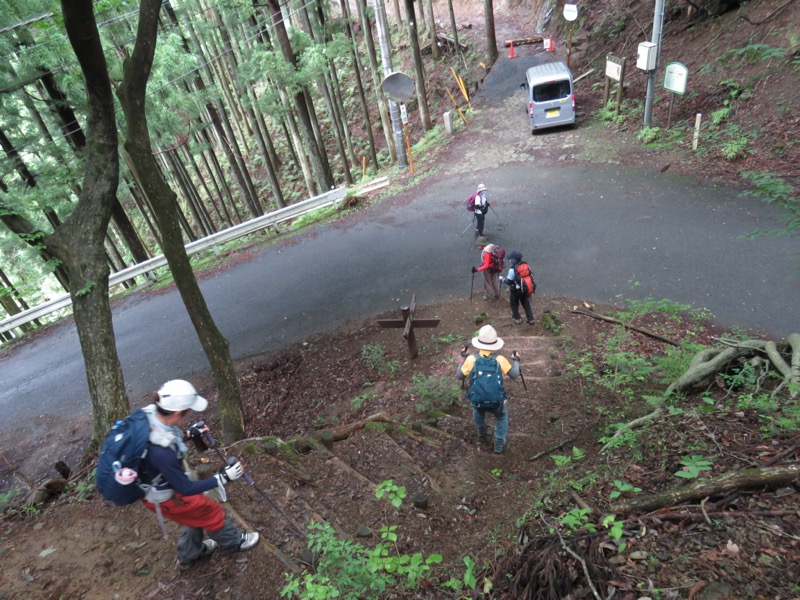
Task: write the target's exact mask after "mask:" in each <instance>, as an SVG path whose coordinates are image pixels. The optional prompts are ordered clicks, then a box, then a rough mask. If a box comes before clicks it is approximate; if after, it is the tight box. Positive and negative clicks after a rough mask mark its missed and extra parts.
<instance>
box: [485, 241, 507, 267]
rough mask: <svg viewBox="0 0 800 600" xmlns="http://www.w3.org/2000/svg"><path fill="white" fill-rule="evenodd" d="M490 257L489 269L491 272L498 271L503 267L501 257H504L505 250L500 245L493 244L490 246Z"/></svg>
mask: <svg viewBox="0 0 800 600" xmlns="http://www.w3.org/2000/svg"><path fill="white" fill-rule="evenodd" d="M490 256H491V257H492V262H490V263H489V271H490V272H492V273H500V272H501V271H502V270H503V269H505V266H506V265H505V262H504V261H503V259H504V258H505V257H506V250H505V248H503V247H502V246H498V245H497V244H494V245H493V246H492V252H491V254H490Z"/></svg>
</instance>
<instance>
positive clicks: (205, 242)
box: [0, 177, 389, 333]
mask: <svg viewBox="0 0 800 600" xmlns="http://www.w3.org/2000/svg"><path fill="white" fill-rule="evenodd" d="M388 183H389V180H388V178H386V177H381V178H379V179H376V180H373V181H371V182H368V183H366V184H363V185H361V186H357V187H356V188H354V191H355V193H356V194H363V193H366V192H368V191H372V190H376V189H378V188H380V187H383V186H385V185H388ZM346 195H347V188H344V187H340V188H336V189H335V190H331V191H329V192H325V193H324V194H320V195H319V196H314V197H313V198H309V199H308V200H303V201H302V202H296V203H295V204H291V205H289V206H287V207H285V208H279V209H278V210H275V211H273V212H271V213H267V214H266V215H262V216H260V217H256V218H255V219H250V220H249V221H245V222H244V223H239V224H238V225H234V226H233V227H229V228H228V229H225V230H223V231H218V232H217V233H213V234H211V235H209V236H208V237H205V238H203V239H201V240H196V241H194V242H191V243H189V244H187V245H186V253H187V254H188V255H189V256H192V255H193V254H197V253H198V252H202V251H203V250H208V249H209V248H213V247H214V246H217V245H219V244H224V243H225V242H229V241H231V240H235V239H236V238H240V237H243V236H245V235H248V234H250V233H254V232H256V231H259V230H261V229H266V228H267V227H274V226H275V225H278V224H279V223H282V222H284V221H289V220H290V219H296V218H297V217H299V216H300V215H303V214H305V213H308V212H311V211H312V210H318V209H320V208H325V207H327V206H334V205H336V204H337V203H338V202H340V201H341V200H342V199H343V198H344V197H345V196H346ZM166 264H167V259H166V258H165V257H164V255H163V254H160V255H158V256H155V257H153V258H151V259H149V260H146V261H144V262H141V263H138V264H136V265H133V266H132V267H128V268H126V269H122V270H121V271H117V272H116V273H114V274H113V275H111V276H109V278H108V286H109V288H111V287H113V286H115V285H119V284H121V283H124V282H125V281H128V280H130V279H133V278H134V277H139V276H141V275H144V274H145V273H148V272H149V271H153V270H154V269H158V268H159V267H163V266H166ZM71 305H72V299H71V297H70V295H69V294H64V295H61V296H58V297H57V298H54V299H52V300H49V301H48V302H44V303H43V304H39V305H38V306H34V307H33V308H29V309H27V310H24V311H22V312H20V313H17V314H16V315H13V316H11V317H8V318H7V319H4V320H3V321H0V333H5V332H6V331H10V330H12V329H14V328H15V327H20V326H21V325H24V324H25V323H29V322H30V321H33V320H34V319H38V318H40V317H43V316H45V315H49V314H50V313H52V312H55V311H57V310H61V309H62V308H67V307H68V306H71Z"/></svg>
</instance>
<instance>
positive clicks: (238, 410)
mask: <svg viewBox="0 0 800 600" xmlns="http://www.w3.org/2000/svg"><path fill="white" fill-rule="evenodd" d="M161 4H162V3H161V0H142V2H141V6H140V9H139V28H138V31H137V34H136V46H135V48H134V50H133V54H132V55H131V56H130V58H128V59H126V60H125V63H124V65H123V73H124V78H123V82H122V85H121V86H120V87H119V89H118V91H117V95H118V97H119V100H120V103H121V104H122V109H123V112H124V113H125V120H126V122H127V125H128V130H127V138H126V140H125V150H126V151H127V153H128V155H129V156H130V158H131V168H132V170H133V171H134V172H135V175H136V178H137V180H138V181H139V182H141V184H142V187H143V189H144V191H145V193H146V194H147V197H148V198H149V199H150V202H151V203H152V206H153V212H154V213H155V217H156V223H157V226H158V229H159V231H160V233H161V246H162V249H163V251H164V256H165V257H166V259H167V263H168V264H169V268H170V271H172V276H173V278H174V279H175V285H176V286H177V288H178V291H179V292H180V295H181V298H182V299H183V303H184V305H185V306H186V310H187V311H188V313H189V317H190V318H191V320H192V324H193V325H194V328H195V331H196V332H197V335H198V337H199V338H200V343H201V344H202V346H203V350H204V351H205V353H206V357H207V358H208V362H209V363H210V365H211V370H212V372H213V374H214V380H215V381H216V383H217V386H218V388H219V399H220V402H219V413H220V421H221V424H222V437H223V440H224V441H225V443H232V442H234V441H237V440H240V439H242V437H243V436H244V415H243V413H242V400H241V397H240V395H239V383H238V381H237V379H236V371H235V370H234V367H233V361H232V360H231V355H230V349H229V346H228V340H226V339H225V337H224V336H223V335H222V333H221V332H220V331H219V329H218V328H217V326H216V324H215V323H214V319H213V318H212V316H211V312H210V311H209V310H208V306H207V305H206V301H205V298H204V297H203V294H202V292H201V291H200V287H199V286H198V285H197V280H196V279H195V276H194V271H192V266H191V264H190V263H189V257H188V255H187V254H186V248H185V247H184V244H183V236H182V234H181V227H180V222H179V219H178V204H177V197H176V195H175V192H173V191H172V189H170V187H169V186H168V185H167V183H166V181H164V178H163V176H162V175H161V172H160V171H159V169H158V165H157V164H156V161H155V158H154V157H153V152H152V148H151V145H150V131H149V128H148V124H147V114H146V111H145V94H146V91H147V81H148V79H149V77H150V70H151V68H152V65H153V55H154V54H155V49H156V38H157V35H158V13H159V9H160V8H161ZM176 376H177V375H176Z"/></svg>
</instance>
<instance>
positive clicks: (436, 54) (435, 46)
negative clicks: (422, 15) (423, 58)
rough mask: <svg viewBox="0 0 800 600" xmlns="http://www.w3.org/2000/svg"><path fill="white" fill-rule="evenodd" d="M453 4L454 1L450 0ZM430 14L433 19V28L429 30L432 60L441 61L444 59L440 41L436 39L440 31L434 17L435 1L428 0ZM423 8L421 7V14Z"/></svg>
mask: <svg viewBox="0 0 800 600" xmlns="http://www.w3.org/2000/svg"><path fill="white" fill-rule="evenodd" d="M450 1H451V2H452V0H450ZM427 4H428V14H429V15H430V18H431V26H430V27H429V28H428V31H429V33H430V37H431V58H433V60H440V59H441V58H442V49H441V48H439V39H438V38H437V37H436V35H437V33H438V31H437V27H436V19H435V18H434V16H433V0H428V1H427ZM421 11H422V7H421V6H420V12H421Z"/></svg>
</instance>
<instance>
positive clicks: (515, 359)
mask: <svg viewBox="0 0 800 600" xmlns="http://www.w3.org/2000/svg"><path fill="white" fill-rule="evenodd" d="M497 362H499V363H500V368H501V369H502V370H503V374H504V375H508V376H509V377H511V379H516V378H517V377H519V354H518V353H517V351H516V350H515V351H514V352H512V353H511V362H508V359H507V358H506V357H505V356H498V357H497Z"/></svg>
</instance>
